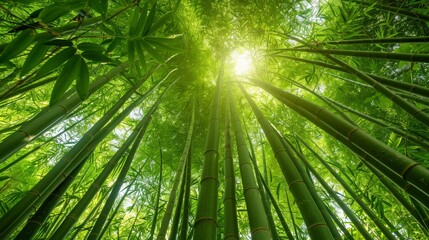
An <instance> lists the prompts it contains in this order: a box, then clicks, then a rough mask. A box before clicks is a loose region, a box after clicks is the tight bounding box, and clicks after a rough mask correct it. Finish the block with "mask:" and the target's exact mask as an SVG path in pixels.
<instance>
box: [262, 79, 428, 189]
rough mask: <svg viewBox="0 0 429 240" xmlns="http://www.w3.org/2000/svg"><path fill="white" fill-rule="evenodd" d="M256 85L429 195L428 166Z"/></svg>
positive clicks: (322, 111) (290, 96) (299, 102)
mask: <svg viewBox="0 0 429 240" xmlns="http://www.w3.org/2000/svg"><path fill="white" fill-rule="evenodd" d="M256 83H257V85H258V86H260V87H262V88H263V89H265V90H266V91H268V92H270V93H271V94H273V96H274V97H276V98H277V99H278V100H280V101H282V102H283V103H285V104H286V105H288V106H289V107H291V108H292V109H294V110H295V111H297V107H298V106H299V108H302V109H303V110H304V109H305V110H304V111H305V112H308V113H310V114H311V115H312V116H313V118H316V117H317V119H318V120H320V121H323V122H324V123H326V124H328V125H330V126H331V127H332V128H334V129H335V131H337V132H338V133H340V134H341V135H342V137H344V138H346V139H348V140H346V141H348V142H350V143H352V144H356V146H358V147H359V148H360V149H362V150H364V151H365V152H367V153H368V154H370V155H371V156H373V157H374V158H376V159H378V160H379V161H380V162H381V163H382V164H384V165H385V166H386V167H387V168H389V169H391V170H392V171H393V172H395V173H396V174H397V175H399V176H401V177H402V178H403V179H405V180H406V181H407V182H409V183H411V184H413V185H414V186H416V187H417V188H419V189H420V190H421V191H422V192H423V193H428V192H429V170H428V169H426V168H425V167H424V166H422V165H419V164H417V163H416V162H414V161H413V160H411V159H409V158H408V157H406V156H404V155H402V154H400V153H398V152H396V151H395V150H393V149H391V148H390V147H389V146H387V145H385V144H384V143H382V142H380V141H378V140H377V139H375V138H373V137H372V136H370V135H368V134H367V133H365V132H364V131H363V130H361V129H359V128H357V127H356V126H354V125H352V124H350V123H348V122H346V121H344V120H342V119H341V118H339V117H337V116H335V115H334V114H332V113H330V112H329V111H327V110H326V109H324V108H322V107H319V106H318V105H316V104H314V103H311V102H309V101H307V100H305V99H302V98H300V97H297V96H295V95H293V94H290V93H287V92H285V91H283V90H281V89H278V88H276V87H274V86H272V85H269V84H267V83H264V82H260V81H257V82H256ZM298 110H299V109H298ZM305 112H302V111H301V112H299V114H301V115H302V114H305ZM305 117H306V118H309V117H311V116H308V115H307V116H305ZM310 121H311V120H310ZM343 142H344V141H343Z"/></svg>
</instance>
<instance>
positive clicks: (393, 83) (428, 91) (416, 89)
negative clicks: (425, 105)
mask: <svg viewBox="0 0 429 240" xmlns="http://www.w3.org/2000/svg"><path fill="white" fill-rule="evenodd" d="M275 57H281V58H286V59H290V60H294V61H299V62H305V63H310V64H313V65H316V66H321V67H325V68H329V69H333V70H337V71H340V72H344V73H350V72H349V71H347V69H345V68H344V67H340V66H337V65H333V64H329V63H326V62H322V61H316V60H309V59H303V58H298V57H292V56H284V55H281V56H278V55H275ZM363 73H365V74H366V75H368V76H370V77H371V78H372V79H374V80H376V81H377V82H379V83H382V84H384V85H386V86H389V87H393V88H397V89H401V90H404V91H407V92H410V93H415V94H419V95H421V96H424V97H429V88H426V87H423V86H419V85H417V84H412V83H407V82H401V81H397V80H393V79H390V78H386V77H382V76H378V75H375V74H371V73H368V72H363ZM368 87H371V86H368Z"/></svg>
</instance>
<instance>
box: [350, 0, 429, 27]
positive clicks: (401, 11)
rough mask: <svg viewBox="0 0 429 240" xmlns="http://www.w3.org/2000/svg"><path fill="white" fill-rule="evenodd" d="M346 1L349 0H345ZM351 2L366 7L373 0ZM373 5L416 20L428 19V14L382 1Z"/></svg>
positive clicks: (425, 20)
mask: <svg viewBox="0 0 429 240" xmlns="http://www.w3.org/2000/svg"><path fill="white" fill-rule="evenodd" d="M346 1H348V2H350V0H346ZM352 2H354V3H359V4H362V5H364V6H367V7H369V6H371V5H372V4H373V2H365V1H360V0H353V1H352ZM375 7H376V8H378V9H380V10H384V11H387V12H391V13H394V14H400V15H402V16H407V17H410V18H413V19H417V20H420V21H423V22H428V21H429V16H428V15H426V14H422V13H417V12H413V11H410V10H406V9H403V8H397V7H391V6H387V5H384V4H382V3H376V5H375Z"/></svg>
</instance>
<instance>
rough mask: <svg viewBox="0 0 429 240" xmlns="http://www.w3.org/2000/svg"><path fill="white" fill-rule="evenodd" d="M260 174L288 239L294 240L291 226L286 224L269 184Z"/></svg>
mask: <svg viewBox="0 0 429 240" xmlns="http://www.w3.org/2000/svg"><path fill="white" fill-rule="evenodd" d="M258 174H259V177H260V179H261V183H262V185H263V186H264V189H265V192H266V193H267V195H268V197H269V198H270V200H271V203H272V204H273V207H274V209H275V210H276V213H277V217H278V218H279V220H280V223H281V224H282V227H283V230H284V231H285V233H286V236H287V237H288V239H289V240H293V239H294V237H293V235H292V232H291V231H290V228H289V226H288V225H287V223H286V220H285V218H284V216H283V213H282V211H281V209H280V207H279V205H278V204H277V201H276V199H275V198H274V196H273V194H272V193H271V190H270V188H269V187H268V185H267V183H266V182H265V180H264V178H263V177H262V175H261V173H260V172H259V173H258Z"/></svg>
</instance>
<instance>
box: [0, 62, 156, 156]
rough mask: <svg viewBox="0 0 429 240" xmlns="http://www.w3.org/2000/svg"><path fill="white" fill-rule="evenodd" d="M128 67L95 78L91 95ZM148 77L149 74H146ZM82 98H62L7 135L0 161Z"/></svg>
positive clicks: (120, 67) (126, 65) (115, 69)
mask: <svg viewBox="0 0 429 240" xmlns="http://www.w3.org/2000/svg"><path fill="white" fill-rule="evenodd" d="M127 67H128V64H122V65H119V66H118V67H116V68H114V69H112V70H111V71H109V72H108V73H107V74H105V75H103V76H101V77H99V78H97V79H96V80H95V81H94V82H93V83H92V84H90V87H89V94H90V95H91V94H92V93H94V92H95V91H96V90H98V89H99V88H101V87H102V86H103V85H105V84H106V83H107V82H108V81H109V80H110V79H112V78H114V77H116V76H117V75H118V74H120V73H121V72H123V71H124V70H125V69H126V68H127ZM147 76H148V77H149V76H150V74H148V75H147ZM81 102H82V100H81V99H80V97H79V96H78V94H77V92H76V93H75V94H74V95H72V96H71V97H70V98H68V99H66V100H63V101H61V102H59V103H57V104H56V105H54V106H52V107H50V108H49V110H46V111H44V112H43V113H42V114H37V115H36V116H35V117H33V118H32V120H31V121H29V122H28V123H27V124H25V125H23V126H22V127H20V128H19V130H17V131H16V132H15V133H13V134H11V135H9V136H8V137H7V138H5V139H4V140H3V141H2V142H1V143H0V162H2V161H4V160H6V159H7V158H8V157H9V156H11V155H12V154H13V153H15V152H16V151H18V150H19V149H20V148H22V147H23V146H25V145H26V144H27V143H28V142H30V141H31V140H32V139H34V138H36V137H37V136H39V135H40V134H41V133H43V132H44V131H46V130H47V129H49V128H50V127H52V126H53V125H54V124H55V123H57V122H58V121H59V120H60V119H61V118H62V117H64V116H66V115H67V114H68V113H69V112H70V111H71V110H72V109H74V108H75V107H77V106H78V105H79V104H80V103H81Z"/></svg>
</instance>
